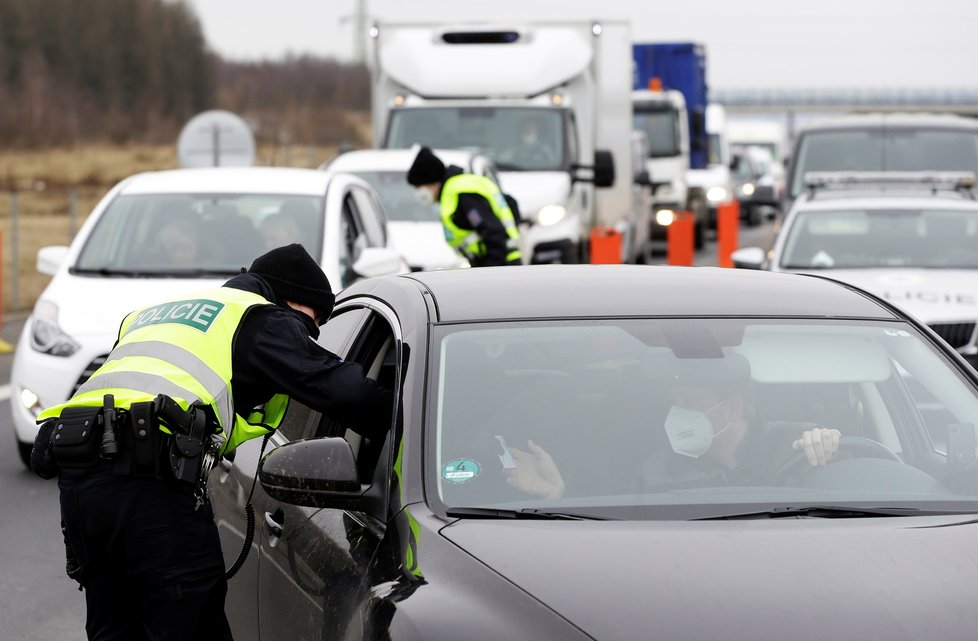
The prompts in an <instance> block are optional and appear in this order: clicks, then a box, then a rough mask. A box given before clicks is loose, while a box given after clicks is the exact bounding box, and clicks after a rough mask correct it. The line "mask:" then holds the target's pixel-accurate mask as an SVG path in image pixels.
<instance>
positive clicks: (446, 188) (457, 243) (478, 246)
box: [439, 174, 522, 261]
mask: <svg viewBox="0 0 978 641" xmlns="http://www.w3.org/2000/svg"><path fill="white" fill-rule="evenodd" d="M461 194H477V195H479V196H482V197H483V198H485V199H486V200H487V201H489V205H490V206H491V207H492V212H493V213H494V214H495V215H496V217H497V218H499V220H500V222H502V224H503V227H505V228H506V235H507V236H509V240H508V242H507V243H506V247H507V249H508V250H509V251H508V252H507V253H506V260H507V261H515V260H521V258H522V254H521V253H520V249H519V240H520V230H519V228H518V227H517V226H516V218H515V217H514V216H513V211H512V210H511V209H510V208H509V203H507V202H506V197H505V196H503V192H501V191H500V190H499V187H497V186H496V183H494V182H493V181H492V180H490V179H488V178H486V177H485V176H478V175H476V174H458V175H456V176H452V177H451V178H449V179H448V180H446V181H445V184H443V185H442V188H441V198H440V200H439V204H440V206H441V222H442V225H443V226H444V228H445V240H447V241H448V244H449V246H451V247H452V248H453V249H455V250H456V251H457V252H459V253H460V254H462V255H463V256H465V257H466V258H468V259H473V258H482V257H483V256H485V255H486V245H485V243H484V242H483V241H482V237H481V236H479V233H478V232H476V231H475V230H472V229H463V228H461V227H459V226H458V225H456V224H455V221H453V220H452V216H453V215H454V214H455V210H457V209H458V197H459V195H461Z"/></svg>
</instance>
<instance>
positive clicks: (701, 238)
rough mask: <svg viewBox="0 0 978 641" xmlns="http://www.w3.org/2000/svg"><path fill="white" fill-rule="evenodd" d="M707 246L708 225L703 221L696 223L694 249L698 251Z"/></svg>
mask: <svg viewBox="0 0 978 641" xmlns="http://www.w3.org/2000/svg"><path fill="white" fill-rule="evenodd" d="M705 246H706V223H705V222H703V220H702V219H700V220H697V221H696V225H695V226H694V227H693V247H695V248H696V249H697V250H700V249H703V248H704V247H705Z"/></svg>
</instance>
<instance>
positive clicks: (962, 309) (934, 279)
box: [733, 172, 978, 367]
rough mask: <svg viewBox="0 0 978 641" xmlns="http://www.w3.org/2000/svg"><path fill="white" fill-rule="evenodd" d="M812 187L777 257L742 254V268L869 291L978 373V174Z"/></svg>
mask: <svg viewBox="0 0 978 641" xmlns="http://www.w3.org/2000/svg"><path fill="white" fill-rule="evenodd" d="M805 180H806V185H807V191H806V192H804V193H803V194H802V195H801V196H800V197H798V198H797V199H796V200H795V201H794V204H793V205H792V207H791V210H790V211H789V212H788V214H787V215H786V216H785V218H784V221H783V223H782V224H781V226H780V229H779V231H778V233H777V236H776V238H775V240H774V246H773V247H772V248H771V250H770V251H767V252H765V251H764V250H763V249H761V248H759V247H745V248H743V249H739V250H737V251H736V252H734V254H733V262H734V265H735V266H737V267H748V268H755V269H757V268H764V269H769V270H771V271H780V272H804V273H819V274H824V275H826V276H829V277H830V278H834V279H836V280H840V281H843V282H846V283H851V284H853V285H855V286H857V287H860V288H862V289H866V290H868V291H870V292H872V293H874V294H876V295H877V296H880V297H882V298H885V299H886V300H888V301H890V302H891V303H893V304H895V305H896V306H898V307H901V308H903V310H905V311H906V312H908V313H910V314H911V315H912V316H915V317H916V318H917V319H918V320H920V321H922V322H924V323H926V324H927V325H929V326H930V328H931V329H933V330H934V331H935V332H936V333H937V334H939V335H940V336H941V338H943V339H944V340H945V341H946V342H947V343H948V344H949V345H950V346H951V347H953V348H955V349H956V350H957V351H958V352H959V353H961V355H962V356H964V358H965V360H967V361H968V362H969V363H970V364H971V365H972V366H973V367H975V366H978V195H976V193H975V174H974V173H971V172H811V173H809V174H807V175H806V178H805ZM826 311H827V312H829V311H831V310H826Z"/></svg>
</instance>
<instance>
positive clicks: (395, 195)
mask: <svg viewBox="0 0 978 641" xmlns="http://www.w3.org/2000/svg"><path fill="white" fill-rule="evenodd" d="M353 173H355V174H356V175H357V176H359V177H360V178H363V179H364V180H366V181H367V182H368V183H370V184H371V185H372V186H373V188H374V189H376V190H377V193H378V194H379V195H380V200H381V202H383V203H384V212H385V213H386V214H387V219H388V220H392V221H415V222H441V214H440V213H439V211H438V205H437V204H433V205H422V204H421V203H420V202H418V200H417V199H416V198H415V196H414V188H413V187H411V185H409V184H408V183H407V180H406V179H405V177H404V176H405V172H403V171H356V172H353Z"/></svg>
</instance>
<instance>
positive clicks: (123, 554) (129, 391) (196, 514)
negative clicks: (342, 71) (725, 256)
mask: <svg viewBox="0 0 978 641" xmlns="http://www.w3.org/2000/svg"><path fill="white" fill-rule="evenodd" d="M242 272H243V273H241V274H239V275H238V276H235V277H234V278H232V279H231V280H229V281H228V282H227V283H225V284H224V286H223V287H216V288H213V289H210V290H206V291H202V292H198V293H196V294H193V295H187V296H183V297H181V298H179V299H173V300H169V301H165V302H160V303H158V304H155V305H152V306H149V307H145V308H143V309H141V310H138V311H135V312H132V313H131V314H129V315H128V316H127V317H126V318H125V320H124V321H123V323H122V327H121V329H120V331H119V338H118V340H117V342H116V344H115V346H114V347H113V349H112V351H111V352H110V353H109V355H108V357H107V358H106V361H105V363H104V364H103V365H102V366H101V367H100V368H99V369H98V370H97V371H96V372H95V374H93V375H92V377H91V378H90V379H89V380H88V381H87V382H86V383H85V384H84V385H82V386H81V387H80V388H79V389H78V391H77V392H76V393H75V394H74V396H72V398H71V399H70V400H69V401H68V402H67V403H64V404H61V405H58V406H55V407H51V408H49V409H47V410H45V411H44V412H42V413H41V414H40V416H39V417H38V421H39V422H40V423H41V430H40V433H39V435H38V439H37V441H35V446H34V452H33V455H32V468H33V469H34V470H35V472H36V473H38V475H40V476H43V477H45V478H51V477H52V476H53V475H55V474H57V475H58V485H59V487H60V490H61V516H62V519H63V523H64V529H65V533H66V543H67V544H68V547H69V550H68V551H69V570H74V571H73V572H70V574H71V575H72V576H73V578H76V579H77V580H78V581H79V583H81V585H82V586H84V588H85V591H86V602H87V607H88V614H87V621H86V630H87V632H88V638H89V639H164V638H166V639H208V640H211V639H230V638H231V633H230V630H229V628H228V622H227V618H226V617H225V614H224V598H225V593H226V591H227V582H226V580H225V572H224V557H223V554H222V553H221V546H220V541H219V539H218V532H217V527H216V526H215V524H214V520H213V513H212V511H211V507H210V504H209V503H208V502H207V500H206V494H205V493H204V492H205V487H204V486H203V483H204V482H205V480H206V473H207V471H208V469H209V468H210V466H211V465H212V464H213V457H215V456H220V455H221V454H227V453H229V452H231V451H233V450H234V448H235V447H236V446H237V445H238V444H240V443H241V442H243V441H245V440H248V439H250V438H254V437H256V436H262V435H264V434H267V433H270V432H271V431H272V430H274V429H275V428H276V427H277V426H278V425H279V423H280V422H281V420H282V418H283V416H284V414H285V411H286V408H287V406H288V402H289V398H290V397H291V398H294V399H296V400H297V401H299V402H301V403H303V404H305V405H307V406H309V407H311V408H313V409H315V410H318V411H321V412H322V413H324V414H326V415H327V416H329V417H330V418H332V419H334V420H336V421H338V422H340V423H345V424H351V423H353V424H355V425H356V426H358V428H359V429H360V430H361V431H363V433H364V435H365V436H367V437H368V438H371V437H379V438H382V437H383V434H384V433H386V431H387V429H388V428H389V426H390V422H391V419H392V416H391V413H392V407H393V394H392V393H391V392H390V391H389V390H387V389H384V388H383V387H382V386H380V385H378V384H377V383H376V382H374V381H372V380H370V379H367V378H365V376H364V372H363V369H362V368H361V367H360V365H358V364H356V363H348V362H344V361H343V360H342V359H340V358H339V357H337V356H336V355H334V354H332V353H330V352H328V351H327V350H325V349H323V348H322V347H320V346H319V345H318V344H317V343H316V342H315V340H314V339H315V338H317V337H318V336H319V326H320V325H321V324H323V323H324V322H325V320H326V319H327V318H328V317H329V314H330V312H331V311H332V308H333V301H334V297H333V293H332V290H331V287H330V284H329V281H328V280H327V278H326V275H325V274H324V273H323V271H322V269H321V268H320V267H319V265H318V264H317V263H316V262H315V261H314V260H313V259H312V257H310V256H309V254H308V253H307V252H306V250H305V249H304V248H303V247H302V246H301V245H299V244H292V245H288V246H285V247H279V248H276V249H273V250H271V251H269V252H268V253H266V254H264V255H262V256H260V257H258V258H257V259H255V261H254V262H253V263H252V265H251V268H250V269H249V270H248V271H247V272H244V270H242ZM72 554H73V555H74V557H75V559H76V560H77V566H75V567H73V564H72V562H71V556H72Z"/></svg>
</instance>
